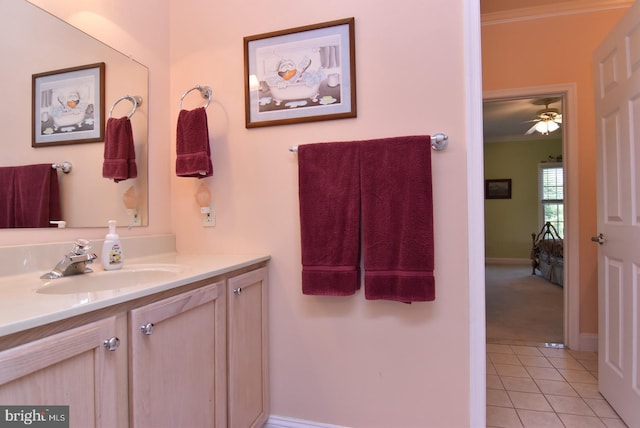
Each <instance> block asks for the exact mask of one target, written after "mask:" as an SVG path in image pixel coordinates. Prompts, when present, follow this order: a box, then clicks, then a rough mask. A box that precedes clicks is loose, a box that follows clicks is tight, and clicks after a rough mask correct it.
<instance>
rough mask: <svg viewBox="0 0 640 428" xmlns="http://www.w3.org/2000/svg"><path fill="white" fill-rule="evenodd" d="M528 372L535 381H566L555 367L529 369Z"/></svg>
mask: <svg viewBox="0 0 640 428" xmlns="http://www.w3.org/2000/svg"><path fill="white" fill-rule="evenodd" d="M527 372H528V373H529V375H531V377H532V378H534V379H535V380H564V378H563V377H562V375H561V374H560V372H559V371H558V370H557V369H555V368H553V367H527Z"/></svg>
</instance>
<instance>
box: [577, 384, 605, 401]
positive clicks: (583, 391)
mask: <svg viewBox="0 0 640 428" xmlns="http://www.w3.org/2000/svg"><path fill="white" fill-rule="evenodd" d="M569 385H571V387H572V388H573V389H575V390H576V392H577V393H578V394H579V395H580V397H582V398H600V399H602V395H601V394H600V391H598V384H597V383H581V382H569Z"/></svg>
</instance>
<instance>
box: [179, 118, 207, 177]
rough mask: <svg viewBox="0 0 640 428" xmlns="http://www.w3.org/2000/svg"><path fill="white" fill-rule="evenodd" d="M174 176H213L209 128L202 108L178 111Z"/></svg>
mask: <svg viewBox="0 0 640 428" xmlns="http://www.w3.org/2000/svg"><path fill="white" fill-rule="evenodd" d="M176 152H177V157H176V175H177V176H178V177H198V178H204V177H210V176H212V175H213V162H212V161H211V147H210V145H209V127H208V125H207V112H206V110H205V108H204V107H199V108H197V109H194V110H190V111H187V110H180V114H179V115H178V130H177V135H176Z"/></svg>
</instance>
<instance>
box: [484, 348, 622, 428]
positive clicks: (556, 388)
mask: <svg viewBox="0 0 640 428" xmlns="http://www.w3.org/2000/svg"><path fill="white" fill-rule="evenodd" d="M597 378H598V356H597V354H596V353H594V352H580V351H571V350H568V349H558V348H547V347H543V346H522V345H507V344H487V427H504V428H512V427H514V428H515V427H518V428H523V427H524V428H532V427H536V428H543V427H559V428H573V427H576V428H590V427H606V428H611V427H616V428H618V427H626V425H625V424H624V422H622V420H620V418H619V417H618V415H617V414H616V412H615V411H614V410H613V409H612V408H611V406H609V404H608V403H607V402H606V401H605V400H604V398H603V397H602V395H600V393H599V392H598V379H597Z"/></svg>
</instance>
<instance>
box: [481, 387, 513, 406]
mask: <svg viewBox="0 0 640 428" xmlns="http://www.w3.org/2000/svg"><path fill="white" fill-rule="evenodd" d="M487 406H498V407H511V408H513V404H512V403H511V400H510V399H509V395H507V391H504V390H499V389H487Z"/></svg>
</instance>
